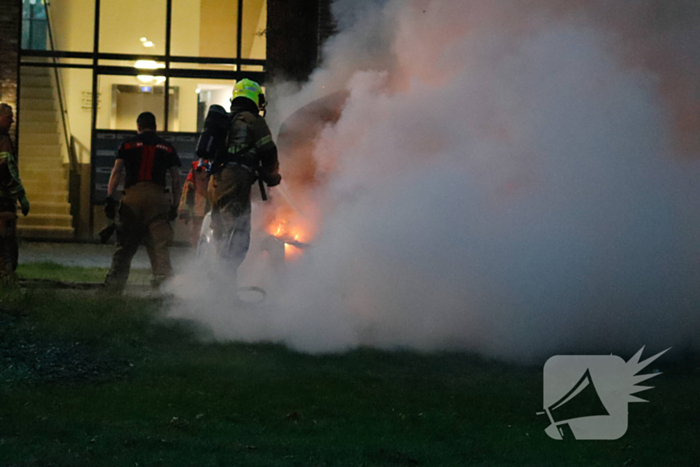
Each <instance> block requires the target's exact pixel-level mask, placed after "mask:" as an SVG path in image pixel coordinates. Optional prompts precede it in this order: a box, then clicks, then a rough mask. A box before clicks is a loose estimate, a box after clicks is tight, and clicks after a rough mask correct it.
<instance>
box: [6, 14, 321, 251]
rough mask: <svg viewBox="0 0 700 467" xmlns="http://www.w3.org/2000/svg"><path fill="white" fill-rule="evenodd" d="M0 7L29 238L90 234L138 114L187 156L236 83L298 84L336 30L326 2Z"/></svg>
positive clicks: (98, 223) (99, 221) (21, 228)
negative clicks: (212, 109) (149, 117)
mask: <svg viewBox="0 0 700 467" xmlns="http://www.w3.org/2000/svg"><path fill="white" fill-rule="evenodd" d="M0 4H1V5H2V8H0V26H1V27H2V29H1V30H0V47H1V48H0V100H1V101H2V102H5V103H7V104H9V105H11V106H13V107H14V108H15V109H16V113H17V119H16V120H17V123H16V125H15V128H14V129H13V130H14V132H15V134H16V138H17V141H18V150H19V157H20V160H21V171H22V177H23V181H24V183H25V187H26V189H27V192H28V195H29V197H30V200H31V202H32V213H31V214H30V216H28V217H27V218H25V219H23V220H22V223H21V225H20V226H19V231H20V234H21V235H23V236H25V237H34V238H66V239H72V238H77V239H90V238H94V236H95V234H96V232H97V231H98V230H99V229H100V228H101V226H102V225H104V224H105V222H106V221H105V220H104V218H103V216H102V210H101V202H102V197H103V192H104V189H105V188H106V185H105V184H106V180H107V179H108V177H109V173H108V172H109V169H110V167H111V165H112V164H113V150H114V147H115V145H118V142H119V141H120V139H121V137H123V136H124V135H125V134H128V133H129V132H133V131H134V130H135V119H136V116H137V115H138V114H139V113H140V112H143V111H150V112H153V113H154V114H155V115H156V118H157V121H158V127H159V128H158V129H159V131H167V136H168V137H169V138H171V139H172V140H173V141H177V142H178V144H180V145H181V147H182V150H181V154H183V155H184V156H185V157H184V159H187V158H188V157H191V156H193V150H192V146H193V142H195V143H196V138H197V132H198V131H201V127H202V124H203V120H204V116H205V113H206V109H207V108H208V106H209V105H211V104H222V105H224V106H226V107H227V106H228V100H229V98H230V95H231V91H232V88H233V85H234V84H235V81H237V80H239V79H242V78H250V79H253V80H255V81H258V82H260V83H261V84H263V85H264V84H265V83H266V82H269V81H270V80H271V79H285V80H289V79H291V80H296V81H304V80H305V79H306V78H308V76H309V74H310V73H311V71H312V70H313V69H314V68H315V67H316V65H317V64H318V61H319V57H320V47H321V45H322V43H323V41H324V40H325V38H327V37H328V36H330V35H331V34H332V31H333V23H332V19H331V15H330V0H149V2H139V1H136V0H53V1H52V2H50V4H49V5H47V4H46V3H45V2H44V0H0ZM166 96H167V97H166ZM183 162H184V161H183ZM184 170H186V168H184Z"/></svg>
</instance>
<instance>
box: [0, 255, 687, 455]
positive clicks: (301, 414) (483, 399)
mask: <svg viewBox="0 0 700 467" xmlns="http://www.w3.org/2000/svg"><path fill="white" fill-rule="evenodd" d="M70 269H71V270H70V271H68V272H67V271H66V270H61V267H54V266H47V265H44V266H40V265H34V266H30V265H26V266H23V267H22V269H21V271H20V273H21V274H22V275H25V277H28V276H30V275H31V276H32V277H34V278H40V277H44V278H52V279H61V280H84V281H93V280H94V281H101V280H102V278H104V271H98V270H91V269H86V270H83V271H79V269H80V268H70ZM57 271H58V272H57ZM67 273H69V274H70V275H71V276H72V277H75V279H70V278H69V277H66V274H67ZM164 300H167V299H162V300H161V299H152V298H151V299H145V298H122V299H107V298H105V297H103V296H99V295H97V294H95V293H94V292H91V291H70V290H69V291H65V290H54V291H50V290H49V291H46V290H17V289H12V290H4V291H0V466H3V467H5V466H66V467H67V466H136V465H139V466H195V465H196V466H234V465H235V466H358V467H359V466H366V467H367V466H471V465H473V466H489V467H490V466H620V467H622V466H655V467H656V466H659V467H661V466H698V465H700V447H699V446H700V443H698V442H697V441H698V439H699V436H700V411H699V404H698V402H697V394H698V392H699V391H700V372H699V371H697V367H698V358H697V356H691V357H688V358H686V359H684V360H681V361H677V362H675V363H666V364H665V365H666V366H664V364H661V363H660V364H659V366H660V367H661V368H662V370H663V371H664V374H663V375H662V376H660V377H658V378H655V379H654V380H652V381H653V383H651V385H653V386H655V389H653V390H651V391H648V392H646V393H642V397H643V398H646V399H648V400H650V401H651V402H650V403H648V404H631V405H630V406H629V412H630V415H629V430H628V432H627V434H626V435H625V436H624V437H622V438H621V439H620V440H617V441H595V442H591V441H589V442H583V441H578V442H577V441H574V442H564V441H554V440H551V439H549V438H548V437H547V436H546V434H545V433H544V428H545V427H546V425H547V420H546V417H543V416H537V415H535V412H537V411H540V410H542V409H541V406H542V366H541V365H537V366H533V367H522V366H514V365H508V364H504V363H499V362H492V361H487V360H483V359H481V358H478V357H476V356H473V355H468V354H463V353H436V354H419V353H414V352H408V351H394V352H388V351H378V350H371V349H360V350H355V351H352V352H348V353H345V354H341V355H325V356H311V355H305V354H299V353H296V352H292V351H290V350H287V349H286V348H284V347H283V346H280V345H275V344H270V343H268V344H264V343H261V344H255V345H252V344H242V343H220V342H219V343H216V342H211V341H207V340H206V330H203V329H200V328H198V327H197V326H196V325H194V324H193V323H189V322H184V321H175V320H170V319H167V318H165V317H164V316H163V312H162V310H163V309H164V308H165V307H166V306H167V303H165V302H164ZM623 357H629V356H623ZM542 363H544V362H542Z"/></svg>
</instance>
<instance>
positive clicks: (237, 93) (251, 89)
mask: <svg viewBox="0 0 700 467" xmlns="http://www.w3.org/2000/svg"><path fill="white" fill-rule="evenodd" d="M237 97H245V98H246V99H250V100H251V101H253V102H255V105H256V106H257V107H258V109H260V110H265V95H264V94H263V91H262V88H261V87H260V85H259V84H258V83H256V82H255V81H251V80H249V79H248V78H245V79H242V80H240V81H239V82H237V83H236V85H235V86H234V87H233V95H232V96H231V100H234V99H235V98H237Z"/></svg>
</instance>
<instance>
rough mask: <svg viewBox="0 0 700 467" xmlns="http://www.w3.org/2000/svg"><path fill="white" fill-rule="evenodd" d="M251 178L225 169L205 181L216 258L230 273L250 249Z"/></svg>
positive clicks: (239, 172) (246, 173)
mask: <svg viewBox="0 0 700 467" xmlns="http://www.w3.org/2000/svg"><path fill="white" fill-rule="evenodd" d="M252 180H253V176H252V175H251V174H250V173H249V172H247V171H246V170H243V169H241V168H236V167H233V168H232V167H227V168H225V169H224V170H222V171H221V172H220V173H218V174H215V175H213V176H212V177H211V178H210V180H209V202H210V204H211V227H212V230H213V232H214V239H215V241H216V247H217V251H218V254H219V256H221V258H223V259H224V260H226V262H227V263H228V265H229V267H230V268H231V269H232V273H235V271H236V270H237V269H238V266H240V265H241V263H242V262H243V260H244V259H245V256H246V254H247V253H248V248H249V247H250V187H251V184H252V183H253V182H252Z"/></svg>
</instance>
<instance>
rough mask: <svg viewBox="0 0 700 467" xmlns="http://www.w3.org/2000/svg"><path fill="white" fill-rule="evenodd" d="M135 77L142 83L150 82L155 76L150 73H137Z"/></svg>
mask: <svg viewBox="0 0 700 467" xmlns="http://www.w3.org/2000/svg"><path fill="white" fill-rule="evenodd" d="M136 79H138V80H139V81H141V82H142V83H150V82H151V81H153V80H154V79H155V77H154V76H151V75H138V76H137V77H136Z"/></svg>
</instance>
